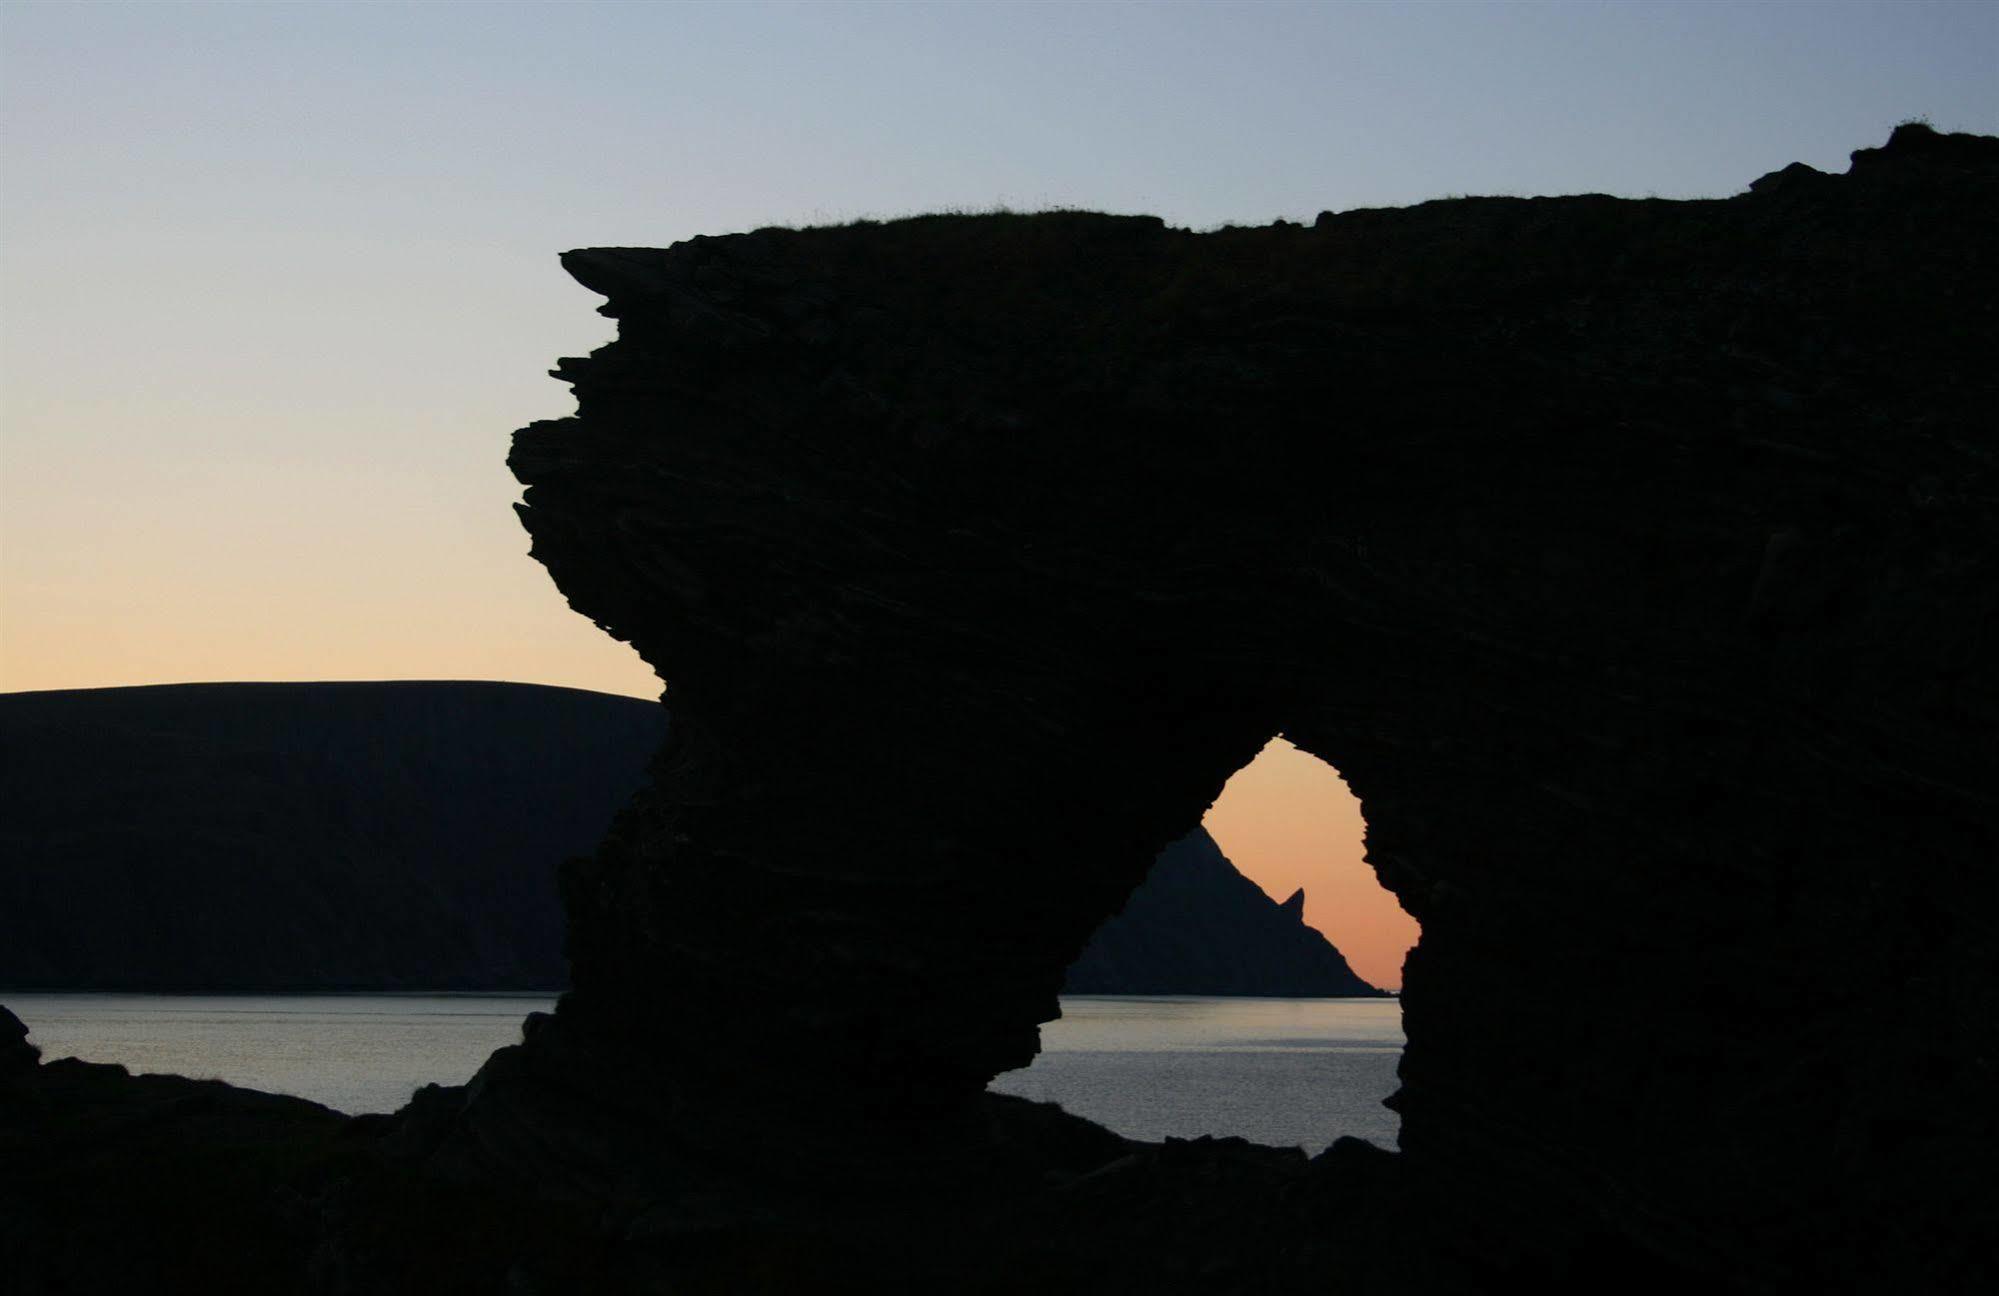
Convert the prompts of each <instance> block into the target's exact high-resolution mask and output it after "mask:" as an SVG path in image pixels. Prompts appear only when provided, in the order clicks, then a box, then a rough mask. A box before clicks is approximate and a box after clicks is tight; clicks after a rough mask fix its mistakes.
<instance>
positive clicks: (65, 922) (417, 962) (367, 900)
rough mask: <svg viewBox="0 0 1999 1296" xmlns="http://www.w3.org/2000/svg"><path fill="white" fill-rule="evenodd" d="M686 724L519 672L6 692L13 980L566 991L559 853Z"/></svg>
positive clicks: (4, 967)
mask: <svg viewBox="0 0 1999 1296" xmlns="http://www.w3.org/2000/svg"><path fill="white" fill-rule="evenodd" d="M665 732H666V725H665V714H664V712H663V711H662V710H661V708H660V707H659V706H658V705H656V704H653V703H647V702H640V701H636V700H634V699H631V698H622V697H611V696H608V695H605V694H599V693H589V692H584V691H582V690H578V689H560V688H544V687H539V686H529V685H517V684H488V683H456V682H423V683H316V684H182V685H164V686H158V687H150V688H114V689H87V690H66V691H57V692H45V693H15V694H8V695H5V696H0V744H4V748H5V751H6V752H7V771H8V772H7V778H6V780H5V784H4V790H0V985H4V986H14V987H20V988H37V989H63V990H85V989H88V990H211V991H228V990H270V991H309V990H334V989H381V990H411V989H450V990H478V989H504V990H511V989H534V988H543V987H556V988H559V987H560V986H561V985H563V984H564V982H565V980H566V970H565V968H564V966H563V963H562V954H561V950H562V922H561V910H560V906H559V903H558V901H557V897H556V891H555V880H554V873H555V868H556V865H557V864H559V863H560V862H561V861H562V859H563V858H564V857H566V856H568V855H572V854H575V853H577V852H578V851H581V850H585V849H588V844H589V843H591V842H593V841H595V840H596V839H598V838H599V837H601V836H603V834H604V830H605V829H606V828H607V827H608V826H609V824H610V822H611V819H612V816H613V815H615V814H616V813H617V811H618V808H619V807H620V806H622V805H623V804H624V803H625V801H627V800H628V799H630V797H631V794H632V792H633V790H634V789H636V788H637V787H638V785H639V783H640V781H641V779H642V776H643V773H644V769H645V765H646V762H647V760H649V759H650V758H651V756H652V753H653V752H654V751H656V750H657V749H658V747H659V744H660V741H661V739H662V737H663V736H664V734H665Z"/></svg>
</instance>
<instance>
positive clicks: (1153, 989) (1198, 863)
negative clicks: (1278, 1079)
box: [1062, 828, 1380, 996]
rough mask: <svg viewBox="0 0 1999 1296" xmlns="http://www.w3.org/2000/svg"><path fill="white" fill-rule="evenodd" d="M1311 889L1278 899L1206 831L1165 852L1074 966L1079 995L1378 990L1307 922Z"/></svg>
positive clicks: (1070, 979)
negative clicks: (1239, 869) (1306, 897)
mask: <svg viewBox="0 0 1999 1296" xmlns="http://www.w3.org/2000/svg"><path fill="white" fill-rule="evenodd" d="M1304 894H1305V893H1304V892H1303V891H1300V892H1298V893H1297V894H1296V895H1295V896H1293V897H1292V898H1291V900H1288V901H1286V902H1285V903H1284V904H1278V903H1277V902H1276V901H1273V900H1272V899H1271V898H1270V897H1269V896H1267V895H1265V894H1263V891H1262V889H1261V888H1259V887H1258V886H1257V885H1256V883H1254V882H1252V881H1250V880H1249V879H1248V878H1246V877H1244V876H1243V875H1242V874H1241V873H1238V872H1237V871H1236V869H1235V866H1234V865H1233V864H1231V863H1229V858H1228V856H1226V855H1224V854H1222V852H1221V848H1220V847H1218V846H1216V845H1215V842H1214V839H1213V838H1211V837H1209V836H1208V834H1207V832H1206V831H1205V830H1202V829H1198V828H1197V829H1195V830H1194V831H1193V832H1192V833H1189V834H1188V835H1187V836H1185V837H1182V838H1181V839H1180V840H1179V841H1177V842H1174V843H1173V844H1172V845H1171V846H1168V847H1167V848H1166V849H1165V850H1164V851H1162V852H1161V853H1160V856H1159V858H1158V859H1157V860H1155V861H1154V862H1153V865H1152V869H1151V871H1150V872H1148V873H1147V874H1146V875H1145V881H1143V882H1141V883H1139V885H1138V889H1137V890H1135V891H1133V892H1132V893H1131V899H1129V900H1127V901H1126V902H1125V906H1124V909H1123V911H1122V912H1120V913H1117V914H1114V915H1112V916H1111V917H1110V918H1108V919H1106V920H1105V922H1104V925H1103V926H1101V927H1099V928H1097V931H1096V934H1095V935H1094V936H1092V937H1090V943H1089V944H1088V945H1086V946H1084V947H1083V952H1082V954H1080V955H1079V956H1077V959H1076V961H1075V962H1074V963H1072V964H1070V965H1069V972H1068V976H1067V977H1066V978H1065V979H1064V982H1063V986H1062V988H1063V990H1065V991H1067V992H1068V993H1070V994H1193V995H1300V996H1305V995H1326V996H1338V995H1371V994H1379V993H1380V991H1378V990H1376V989H1375V988H1374V987H1373V986H1371V985H1369V984H1368V983H1367V982H1365V981H1363V980H1361V979H1360V978H1359V977H1358V976H1355V975H1354V972H1353V969H1352V968H1350V967H1348V966H1347V961H1346V958H1345V957H1344V956H1343V955H1341V953H1340V952H1339V950H1337V949H1336V948H1334V946H1333V943H1332V942H1331V941H1329V940H1327V939H1326V938H1325V937H1324V936H1323V935H1321V934H1320V933H1319V931H1318V929H1317V928H1313V927H1307V926H1306V925H1305V913H1304Z"/></svg>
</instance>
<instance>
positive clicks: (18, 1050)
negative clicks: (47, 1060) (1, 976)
mask: <svg viewBox="0 0 1999 1296" xmlns="http://www.w3.org/2000/svg"><path fill="white" fill-rule="evenodd" d="M41 1056H42V1051H41V1050H40V1049H38V1048H36V1047H35V1046H34V1045H32V1044H30V1043H28V1028H27V1027H26V1026H25V1025H23V1024H22V1022H21V1019H20V1018H19V1017H16V1016H15V1015H14V1014H13V1013H11V1012H9V1011H8V1010H7V1009H6V1007H5V1006H4V1005H0V1075H6V1074H8V1073H9V1072H16V1071H26V1070H29V1069H31V1068H32V1067H33V1066H34V1065H35V1063H36V1062H37V1061H39V1060H40V1058H41Z"/></svg>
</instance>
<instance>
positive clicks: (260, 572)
mask: <svg viewBox="0 0 1999 1296" xmlns="http://www.w3.org/2000/svg"><path fill="white" fill-rule="evenodd" d="M1914 116H1924V117H1927V118H1929V119H1930V120H1931V121H1932V122H1933V123H1934V124H1935V125H1937V126H1938V127H1940V128H1945V129H1968V130H1977V131H1982V132H1987V133H1993V132H1999V5H1995V4H1992V3H1946V4H1924V3H1894V4H1740V5H1726V4H1706V3H1680V4H1575V3H1557V4H1467V3H1433V4H1400V5H1372V4H1250V3H1232V4H827V3H821V4H803V5H793V4H778V5H758V4H727V5H698V4H560V5H543V4H474V3H428V4H414V5H397V4H337V5H336V4H293V5H261V4H234V5H177V4H164V3H148V4H144V5H137V6H128V5H117V4H75V3H65V4H23V3H7V4H5V5H4V6H0V303H4V304H3V305H0V311H4V317H0V326H3V327H4V331H0V384H4V388H0V390H3V391H4V396H0V402H4V403H0V420H4V423H3V424H0V435H4V441H0V518H3V520H0V688H34V687H55V686H63V685H87V684H115V683H139V682H149V681H162V680H180V679H232V678H325V677H340V676H361V677H382V676H395V675H403V676H440V675H448V676H484V677H499V678H515V679H533V680H544V681H548V682H557V683H570V684H578V685H583V686H588V687H599V688H606V689H612V690H616V691H622V692H650V691H652V690H651V687H650V684H649V679H648V676H647V674H646V673H645V671H644V669H643V667H641V666H639V665H638V664H637V662H636V659H635V658H632V657H631V656H630V655H629V653H627V652H626V651H625V650H624V649H622V648H620V647H618V646H617V645H613V644H611V643H610V642H609V641H608V640H606V639H604V638H603V636H601V635H600V634H599V633H598V632H597V631H595V630H594V629H593V628H592V627H590V626H589V625H588V624H587V623H586V622H584V621H582V620H581V619H580V618H577V617H574V616H573V615H571V614H569V613H568V612H567V611H566V610H565V609H564V608H563V607H562V605H561V602H560V600H559V598H558V597H557V596H556V594H555V593H554V590H553V588H552V587H551V586H550V585H549V583H548V582H547V580H546V578H545V577H544V576H543V575H542V574H541V572H540V570H539V569H538V568H537V567H536V566H535V565H534V564H533V563H531V562H530V561H528V560H527V559H526V558H525V557H524V556H523V554H524V551H525V547H526V546H525V540H524V537H523V536H522V535H521V533H520V532H519V530H518V528H517V527H516V525H515V523H514V521H513V518H512V516H511V513H510V511H509V509H508V504H509V502H510V501H511V499H513V498H514V496H515V493H516V491H515V487H514V484H513V482H512V481H511V479H510V478H509V477H508V476H507V474H506V472H505V468H504V464H503V460H504V457H505V452H506V440H507V435H508V433H509V432H510V431H511V430H512V429H513V428H514V427H516V426H518V425H519V424H520V423H522V422H525V421H527V420H529V419H531V418H536V417H546V416H551V415H558V414H561V413H564V412H566V411H567V409H568V400H567V393H566V389H564V388H563V387H561V386H560V385H558V384H555V383H554V382H552V381H550V380H549V379H547V378H546V377H544V376H543V371H544V370H545V369H546V368H547V367H548V365H549V364H550V362H551V361H553V360H554V359H555V357H557V356H559V355H563V354H575V353H579V352H581V351H583V350H586V349H588V348H589V347H590V346H592V345H595V344H597V343H599V342H601V341H602V340H603V339H604V338H605V337H606V335H607V328H608V326H607V325H606V323H605V322H604V321H602V320H600V319H598V318H596V317H595V316H594V315H593V314H592V313H591V311H592V308H593V307H594V306H595V304H596V299H595V298H594V297H592V296H591V295H590V294H588V293H586V292H584V291H582V290H581V289H580V288H577V287H575V286H574V285H572V284H570V283H569V281H568V280H567V279H566V278H565V277H564V276H563V275H562V274H561V273H560V271H559V270H558V269H557V267H556V263H555V253H557V252H558V251H560V250H562V249H564V248H568V247H574V246H579V245H587V244H593V243H655V244H661V243H667V242H671V241H673V240H675V239H679V238H683V237H686V236H689V235H692V234H697V233H706V232H722V231H728V230H734V229H742V228H749V227H754V226H756V225H761V224H769V223H797V222H814V221H825V220H837V219H842V218H847V217H852V216H855V215H861V214H872V215H884V216H885V215H895V214H902V213H908V212H914V211H921V210H931V209H936V208H964V207H970V208H978V207H985V206H989V205H992V204H994V203H1006V204H1010V205H1013V206H1017V207H1037V206H1043V205H1050V204H1065V205H1077V206H1085V207H1094V208H1104V209H1110V210H1118V211H1149V212H1155V213H1157V214H1159V215H1162V216H1164V217H1166V218H1167V219H1168V220H1169V221H1172V222H1175V223H1180V224H1188V225H1193V226H1209V225H1213V224H1217V223H1220V222H1224V221H1241V222H1261V221H1265V220H1268V219H1270V218H1272V217H1277V216H1287V217H1293V218H1307V219H1309V218H1310V217H1311V216H1312V214H1313V213H1315V212H1317V211H1319V210H1321V209H1323V208H1329V207H1330V208H1346V207H1352V206H1361V205H1385V204H1397V203H1406V202H1412V201H1418V200H1421V199H1423V198H1427V197H1434V196H1441V195H1444V194H1453V193H1519V194H1535V193H1568V192H1582V191H1605V192H1610V193H1618V194H1630V195H1645V194H1657V195H1660V196H1665V197H1682V196H1699V195H1712V196H1720V195H1726V194H1730V193H1733V192H1737V191H1739V190H1740V189H1741V188H1742V187H1743V186H1744V185H1746V184H1747V183H1748V182H1749V181H1750V180H1751V179H1753V178H1755V177H1756V176H1757V175H1759V174H1761V173H1763V172H1765V171H1769V170H1773V169H1775V168H1777V167H1780V166H1783V165H1784V164H1785V163H1788V162H1791V161H1794V160H1802V161H1806V162H1809V163H1812V164H1813V165H1816V166H1820V167H1823V168H1827V169H1831V170H1839V169H1843V168H1844V166H1845V156H1846V154H1847V152H1848V151H1849V150H1851V149H1854V148H1857V147H1863V146H1869V145H1874V144H1878V143H1880V142H1881V141H1882V140H1883V139H1884V138H1885V137H1886V135H1887V133H1888V130H1889V128H1890V127H1891V126H1892V125H1893V124H1894V123H1895V122H1897V121H1900V120H1903V119H1906V118H1909V117H1914Z"/></svg>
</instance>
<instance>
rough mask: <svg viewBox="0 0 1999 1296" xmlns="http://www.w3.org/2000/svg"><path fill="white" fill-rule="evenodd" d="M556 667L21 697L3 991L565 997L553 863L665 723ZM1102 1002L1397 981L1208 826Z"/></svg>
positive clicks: (1083, 965) (1194, 839) (1129, 932)
mask: <svg viewBox="0 0 1999 1296" xmlns="http://www.w3.org/2000/svg"><path fill="white" fill-rule="evenodd" d="M666 724H667V715H666V712H665V710H664V708H662V707H660V706H659V705H657V704H656V703H652V702H646V701H641V700H638V699H634V698H627V697H618V696H613V695H609V694H602V693H590V692H586V691H583V690H578V689H564V688H552V687H547V686H543V685H532V684H507V683H481V682H430V681H398V682H387V683H312V684H176V685H155V686H147V687H138V688H111V689H82V690H62V691H52V692H40V693H13V694H4V695H0V753H4V760H3V761H0V987H8V988H15V989H50V990H85V989H95V990H113V989H116V990H158V991H214V992H223V991H251V990H257V991H298V992H304V991H316V990H417V989H438V990H554V989H559V988H560V987H561V986H562V985H564V984H565V982H566V980H567V969H566V967H565V965H564V962H563V958H562V953H561V949H562V914H561V907H560V904H559V902H558V900H557V897H556V886H555V870H556V866H557V865H558V864H559V863H560V861H561V860H562V859H564V858H566V857H568V856H571V855H577V854H583V853H586V852H588V851H589V850H590V849H591V848H592V847H593V846H594V845H595V844H596V842H597V841H598V840H599V839H600V838H601V837H602V836H603V834H604V831H605V829H606V827H607V826H608V825H609V823H610V821H611V819H612V817H613V816H614V815H615V814H616V813H617V811H618V809H619V808H620V807H621V806H623V804H624V803H625V801H626V800H627V799H629V797H630V796H631V794H632V792H633V791H634V790H635V789H636V788H637V787H638V785H639V784H640V782H641V781H642V780H643V778H644V771H645V766H646V763H647V761H648V759H649V758H650V757H651V755H652V754H653V753H654V752H655V751H656V750H657V749H658V748H659V745H660V743H661V741H662V740H663V738H664V736H665V728H666ZM1066 988H1067V989H1068V990H1070V991H1072V992H1075V993H1095V994H1118V993H1124V994H1256V995H1299V996H1336V995H1364V994H1375V993H1378V992H1377V991H1376V990H1375V989H1374V988H1373V987H1372V986H1369V985H1367V984H1366V983H1365V982H1363V981H1361V980H1360V979H1359V978H1358V977H1356V976H1355V975H1354V974H1353V972H1352V971H1351V970H1350V969H1349V968H1348V967H1347V964H1346V960H1345V959H1344V958H1343V957H1341V955H1340V954H1339V951H1337V950H1336V949H1334V948H1333V946H1332V945H1331V943H1330V942H1328V941H1327V940H1326V939H1325V937H1324V936H1322V935H1320V934H1319V933H1318V932H1317V931H1316V930H1314V929H1312V928H1310V927H1307V926H1305V925H1304V922H1303V916H1302V897H1293V898H1292V900H1291V901H1289V902H1287V903H1286V904H1285V905H1282V906H1280V905H1278V904H1276V903H1274V902H1272V901H1271V900H1270V899H1269V897H1267V896H1265V895H1264V894H1263V892H1262V891H1261V890H1260V889H1259V888H1258V887H1257V886H1256V884H1255V883H1253V882H1251V881H1249V880H1248V879H1247V878H1245V877H1243V876H1242V875H1241V874H1240V873H1238V872H1237V871H1236V870H1235V868H1234V867H1233V866H1232V865H1231V864H1230V863H1229V862H1228V860H1227V858H1226V857H1225V856H1224V855H1223V854H1222V853H1221V851H1220V849H1219V848H1217V847H1216V846H1215V844H1214V842H1213V841H1212V840H1211V839H1210V838H1209V837H1208V836H1207V834H1206V833H1205V832H1203V831H1200V830H1196V831H1195V832H1194V833H1193V834H1190V835H1189V836H1188V837H1186V838H1184V839H1182V840H1181V841H1179V842H1177V843H1175V844H1174V845H1173V846H1171V847H1169V848H1168V849H1167V850H1166V851H1165V852H1164V853H1163V854H1162V855H1161V857H1160V861H1159V863H1158V864H1157V865H1156V866H1155V867H1154V869H1153V871H1152V874H1151V875H1150V876H1149V877H1148V879H1147V881H1146V882H1145V883H1144V884H1143V885H1142V886H1140V887H1139V889H1138V890H1137V891H1135V892H1134V893H1133V895H1132V898H1131V900H1130V902H1129V903H1128V904H1127V905H1126V907H1125V910H1124V912H1123V913H1122V914H1120V915H1118V916H1116V917H1114V918H1112V919H1111V920H1110V921H1109V922H1107V923H1106V924H1105V925H1104V927H1103V928H1102V929H1100V931H1099V932H1098V934H1097V935H1096V937H1094V938H1093V939H1092V941H1091V943H1090V945H1089V946H1088V947H1087V948H1086V949H1085V951H1084V952H1083V954H1082V956H1081V957H1080V958H1079V959H1078V960H1077V961H1076V963H1075V964H1074V966H1072V967H1071V969H1070V971H1069V975H1068V985H1067V987H1066Z"/></svg>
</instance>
